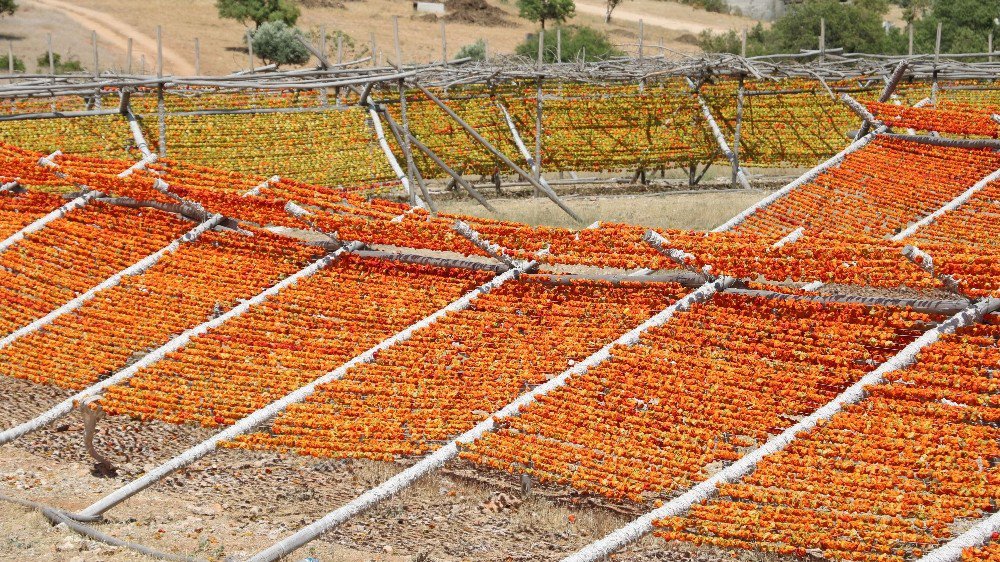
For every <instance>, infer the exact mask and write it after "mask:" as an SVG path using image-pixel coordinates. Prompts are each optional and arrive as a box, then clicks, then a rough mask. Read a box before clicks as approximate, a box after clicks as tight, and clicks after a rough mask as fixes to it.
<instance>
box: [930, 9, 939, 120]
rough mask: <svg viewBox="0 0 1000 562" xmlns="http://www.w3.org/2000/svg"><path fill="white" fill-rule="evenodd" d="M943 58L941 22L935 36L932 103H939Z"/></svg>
mask: <svg viewBox="0 0 1000 562" xmlns="http://www.w3.org/2000/svg"><path fill="white" fill-rule="evenodd" d="M940 58H941V22H938V24H937V36H936V37H935V38H934V82H933V83H932V84H931V105H934V106H936V105H937V93H938V60H939V59H940Z"/></svg>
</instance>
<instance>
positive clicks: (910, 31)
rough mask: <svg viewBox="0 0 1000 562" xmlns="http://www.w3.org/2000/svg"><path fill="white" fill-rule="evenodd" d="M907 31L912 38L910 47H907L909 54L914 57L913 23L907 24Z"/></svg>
mask: <svg viewBox="0 0 1000 562" xmlns="http://www.w3.org/2000/svg"><path fill="white" fill-rule="evenodd" d="M906 32H907V34H908V35H909V36H910V39H909V42H910V45H909V48H908V49H907V53H908V54H909V56H911V57H912V56H913V24H912V23H911V24H909V25H907V26H906Z"/></svg>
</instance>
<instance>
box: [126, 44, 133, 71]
mask: <svg viewBox="0 0 1000 562" xmlns="http://www.w3.org/2000/svg"><path fill="white" fill-rule="evenodd" d="M125 74H132V38H131V37H129V38H128V42H127V47H125Z"/></svg>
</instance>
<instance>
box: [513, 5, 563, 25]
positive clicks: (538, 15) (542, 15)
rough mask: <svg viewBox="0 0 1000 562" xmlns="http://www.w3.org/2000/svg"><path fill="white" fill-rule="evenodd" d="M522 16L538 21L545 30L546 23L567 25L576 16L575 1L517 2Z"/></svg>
mask: <svg viewBox="0 0 1000 562" xmlns="http://www.w3.org/2000/svg"><path fill="white" fill-rule="evenodd" d="M517 9H518V13H519V14H520V16H521V17H522V18H524V19H526V20H528V21H537V22H538V23H539V24H541V26H542V29H545V22H547V21H554V22H556V23H559V24H561V23H566V20H568V19H569V18H571V17H573V16H574V15H576V4H575V3H573V0H517Z"/></svg>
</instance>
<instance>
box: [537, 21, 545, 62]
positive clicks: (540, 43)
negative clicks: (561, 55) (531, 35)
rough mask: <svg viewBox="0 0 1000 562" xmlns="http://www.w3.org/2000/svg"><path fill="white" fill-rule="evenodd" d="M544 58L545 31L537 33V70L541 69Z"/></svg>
mask: <svg viewBox="0 0 1000 562" xmlns="http://www.w3.org/2000/svg"><path fill="white" fill-rule="evenodd" d="M544 56H545V30H544V29H543V30H541V31H539V32H538V68H541V67H542V60H543V57H544Z"/></svg>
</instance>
